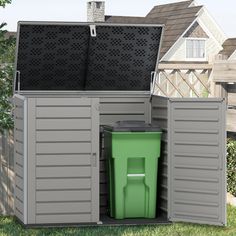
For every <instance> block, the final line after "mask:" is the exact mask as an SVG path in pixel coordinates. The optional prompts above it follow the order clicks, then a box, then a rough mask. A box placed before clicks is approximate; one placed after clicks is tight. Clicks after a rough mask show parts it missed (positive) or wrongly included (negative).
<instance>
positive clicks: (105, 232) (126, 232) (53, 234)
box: [0, 205, 236, 236]
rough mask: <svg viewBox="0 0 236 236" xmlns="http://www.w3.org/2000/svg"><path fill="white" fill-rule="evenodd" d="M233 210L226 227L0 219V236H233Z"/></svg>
mask: <svg viewBox="0 0 236 236" xmlns="http://www.w3.org/2000/svg"><path fill="white" fill-rule="evenodd" d="M235 216H236V208H235V207H232V206H229V205H228V207H227V222H228V223H227V227H217V226H208V225H197V224H187V223H173V224H167V225H164V224H159V225H149V226H144V225H139V226H118V227H107V226H100V227H94V226H93V227H74V228H73V227H70V228H69V227H65V228H39V227H37V228H36V229H30V228H29V229H27V228H24V227H23V226H21V225H20V224H19V223H18V222H17V221H16V220H15V219H14V218H13V217H3V216H2V217H0V235H2V236H7V235H12V236H14V235H17V236H18V235H19V236H63V235H65V236H94V235H97V236H109V235H114V236H152V235H153V236H156V235H158V236H235V235H236V217H235Z"/></svg>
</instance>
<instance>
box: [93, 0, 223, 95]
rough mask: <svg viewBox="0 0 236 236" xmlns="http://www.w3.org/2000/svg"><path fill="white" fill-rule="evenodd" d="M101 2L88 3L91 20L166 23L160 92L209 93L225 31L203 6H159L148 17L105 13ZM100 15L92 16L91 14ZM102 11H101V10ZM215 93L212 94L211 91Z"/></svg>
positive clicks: (174, 93)
mask: <svg viewBox="0 0 236 236" xmlns="http://www.w3.org/2000/svg"><path fill="white" fill-rule="evenodd" d="M98 2H100V1H90V2H88V7H90V6H91V5H92V6H93V7H94V8H93V11H89V10H88V21H91V19H93V21H103V19H104V20H105V21H106V22H109V23H155V24H164V25H165V32H164V35H163V42H162V46H161V51H160V63H159V66H158V69H159V79H158V83H157V86H156V88H157V93H158V94H159V95H164V96H169V97H173V96H174V97H201V96H209V94H210V93H211V91H210V83H209V78H210V74H211V70H212V63H213V61H214V59H215V57H216V55H217V54H218V53H219V52H220V51H222V50H223V46H222V45H223V43H224V42H225V41H226V39H227V38H226V36H225V34H224V32H223V31H222V30H221V29H220V27H219V26H218V24H217V23H216V21H215V20H214V19H213V18H212V17H211V15H210V14H209V12H208V11H207V9H206V8H205V7H204V6H198V5H197V4H196V2H195V1H194V0H190V1H180V2H177V3H170V4H164V5H157V6H155V7H153V9H151V11H150V12H149V13H148V14H147V15H146V16H145V17H128V16H108V15H106V16H104V17H101V14H102V12H103V13H104V8H105V6H104V2H102V6H103V7H102V8H101V7H100V8H97V6H98V5H97V4H98ZM94 12H95V13H96V15H98V16H99V18H98V19H96V17H91V15H90V14H92V13H93V14H94ZM98 12H100V14H99V13H98ZM212 95H213V94H212Z"/></svg>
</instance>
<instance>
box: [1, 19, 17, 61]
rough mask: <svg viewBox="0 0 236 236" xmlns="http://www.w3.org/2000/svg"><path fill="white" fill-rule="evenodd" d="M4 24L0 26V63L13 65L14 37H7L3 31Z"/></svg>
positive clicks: (5, 31)
mask: <svg viewBox="0 0 236 236" xmlns="http://www.w3.org/2000/svg"><path fill="white" fill-rule="evenodd" d="M5 26H6V23H2V24H0V63H1V64H3V63H13V61H14V57H15V44H16V40H15V38H14V37H12V36H11V37H7V30H5V29H4V27H5Z"/></svg>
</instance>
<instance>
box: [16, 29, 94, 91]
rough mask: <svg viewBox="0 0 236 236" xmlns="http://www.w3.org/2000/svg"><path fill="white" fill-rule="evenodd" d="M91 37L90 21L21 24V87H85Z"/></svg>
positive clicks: (18, 64)
mask: <svg viewBox="0 0 236 236" xmlns="http://www.w3.org/2000/svg"><path fill="white" fill-rule="evenodd" d="M89 37H90V30H89V27H88V26H87V25H84V26H81V25H24V24H23V25H20V34H19V43H18V58H17V70H18V71H20V89H21V90H83V89H84V82H85V75H86V67H87V52H88V44H89Z"/></svg>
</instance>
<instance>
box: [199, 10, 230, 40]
mask: <svg viewBox="0 0 236 236" xmlns="http://www.w3.org/2000/svg"><path fill="white" fill-rule="evenodd" d="M199 18H200V20H201V22H202V23H203V24H204V25H205V26H206V27H207V29H208V30H209V31H210V32H211V33H212V35H213V36H214V37H215V38H216V40H217V41H218V42H219V44H220V45H222V44H223V43H224V41H225V40H226V37H225V35H224V34H223V33H222V32H221V31H220V30H219V28H218V27H217V26H216V25H215V23H214V22H213V20H212V19H211V18H210V17H209V16H208V14H207V13H206V11H202V13H201V14H200V16H199Z"/></svg>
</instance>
